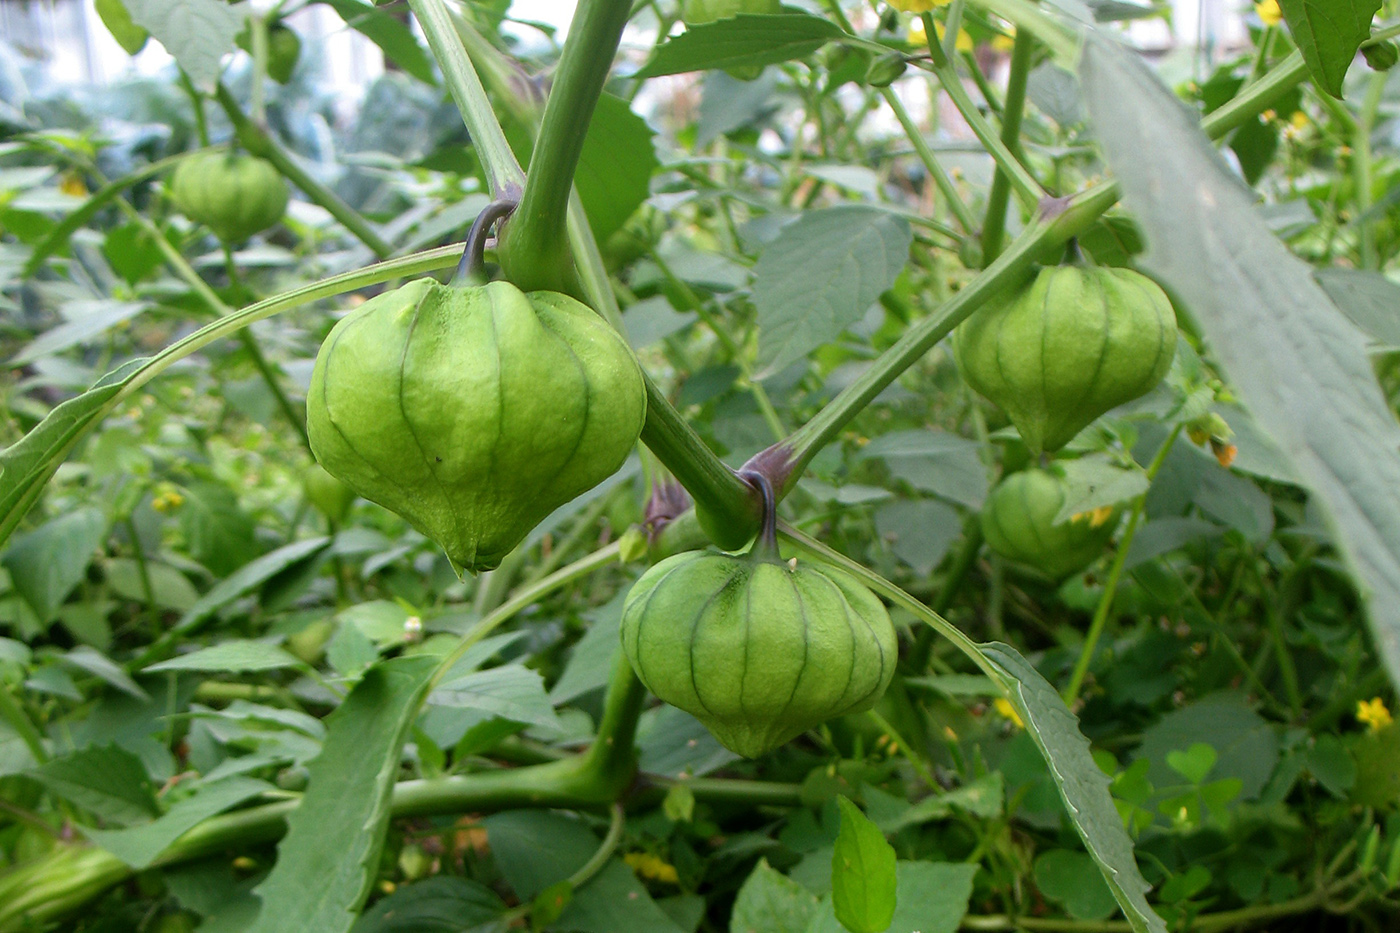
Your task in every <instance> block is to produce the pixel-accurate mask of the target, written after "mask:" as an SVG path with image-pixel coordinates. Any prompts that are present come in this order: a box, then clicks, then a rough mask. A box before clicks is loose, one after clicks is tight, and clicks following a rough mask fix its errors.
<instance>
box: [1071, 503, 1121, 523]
mask: <svg viewBox="0 0 1400 933" xmlns="http://www.w3.org/2000/svg"><path fill="white" fill-rule="evenodd" d="M1112 517H1113V506H1111V505H1101V506H1099V507H1098V508H1097V509H1093V510H1092V511H1089V512H1079V513H1078V514H1075V515H1071V516H1070V518H1069V520H1070V521H1072V522H1088V523H1089V527H1090V528H1097V527H1099V526H1100V525H1102V524H1103V523H1104V522H1106V521H1108V520H1109V519H1110V518H1112Z"/></svg>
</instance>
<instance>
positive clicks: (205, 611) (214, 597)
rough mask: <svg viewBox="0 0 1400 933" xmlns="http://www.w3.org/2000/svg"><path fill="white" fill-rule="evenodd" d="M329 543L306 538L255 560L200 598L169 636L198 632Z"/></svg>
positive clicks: (317, 552)
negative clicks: (205, 624)
mask: <svg viewBox="0 0 1400 933" xmlns="http://www.w3.org/2000/svg"><path fill="white" fill-rule="evenodd" d="M330 543H331V539H330V538H325V537H321V538H307V539H305V540H302V541H294V542H292V543H291V544H286V545H283V546H282V547H280V548H278V549H277V550H275V551H272V552H271V553H268V554H264V555H263V556H262V557H259V558H258V559H257V560H254V561H250V562H249V563H247V564H244V565H243V566H242V567H240V568H239V569H238V571H237V572H236V573H234V574H233V575H232V576H230V577H227V578H226V579H223V580H220V581H219V582H218V584H216V585H215V586H214V587H213V588H212V589H210V590H209V592H207V593H205V594H204V595H203V596H201V597H200V599H199V602H197V603H195V604H194V605H193V606H191V607H190V610H189V611H188V612H186V613H185V614H184V615H183V616H181V617H180V621H178V622H176V623H175V627H174V628H173V629H171V631H170V633H169V634H171V635H188V634H190V633H191V632H194V631H197V630H198V629H199V628H200V627H201V625H202V624H203V623H204V622H205V621H206V620H208V619H209V618H211V617H212V616H213V615H214V613H216V612H218V611H219V610H220V609H222V608H224V607H225V606H227V605H228V604H229V603H232V602H233V601H234V600H236V599H240V598H242V597H243V596H246V595H247V594H248V593H251V592H252V591H253V590H255V589H256V588H258V587H260V586H262V585H263V584H264V583H266V582H267V581H268V580H270V579H272V578H273V577H275V576H277V574H279V573H281V572H282V571H284V570H286V569H287V568H288V567H291V566H293V565H294V564H297V563H299V562H300V561H304V560H309V559H310V558H312V557H315V556H316V555H317V554H319V553H321V551H323V550H325V548H326V547H327V546H328V545H329V544H330Z"/></svg>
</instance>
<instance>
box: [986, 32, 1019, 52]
mask: <svg viewBox="0 0 1400 933" xmlns="http://www.w3.org/2000/svg"><path fill="white" fill-rule="evenodd" d="M1015 44H1016V30H1015V29H1012V30H1011V33H1010V34H1009V35H1008V34H1006V33H1000V32H999V33H997V34H996V35H994V36H992V48H994V49H996V50H997V51H998V52H1010V51H1011V47H1012V46H1013V45H1015Z"/></svg>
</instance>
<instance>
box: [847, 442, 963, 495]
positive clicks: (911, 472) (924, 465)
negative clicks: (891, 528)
mask: <svg viewBox="0 0 1400 933" xmlns="http://www.w3.org/2000/svg"><path fill="white" fill-rule="evenodd" d="M856 456H857V457H858V458H859V459H861V460H873V459H878V460H883V461H884V462H885V466H886V467H887V468H888V469H889V471H890V475H891V476H893V477H894V478H895V479H898V480H903V481H904V482H906V483H908V484H909V485H910V486H913V487H914V488H915V489H918V490H920V491H922V492H931V493H934V494H935V495H938V496H940V497H942V498H944V499H948V500H951V501H953V502H956V503H958V504H959V505H965V506H967V507H968V508H970V509H980V508H981V507H982V502H983V501H984V500H985V499H986V498H987V467H986V465H985V464H984V463H983V462H982V454H981V447H979V446H978V444H977V442H976V441H974V440H969V439H968V438H965V437H959V436H958V435H956V434H950V433H948V432H947V431H930V430H928V429H927V428H918V429H915V430H911V431H890V432H889V433H887V434H881V435H880V436H879V437H876V438H873V439H872V440H871V441H870V443H869V444H866V445H865V446H864V447H862V448H861V449H860V451H859V452H858V453H857V454H856Z"/></svg>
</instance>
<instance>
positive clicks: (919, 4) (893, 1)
mask: <svg viewBox="0 0 1400 933" xmlns="http://www.w3.org/2000/svg"><path fill="white" fill-rule="evenodd" d="M952 2H953V0H890V6H892V7H894V8H895V9H896V10H899V11H900V12H901V13H929V12H932V11H933V9H934V8H935V7H940V6H947V5H948V4H950V3H952Z"/></svg>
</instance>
